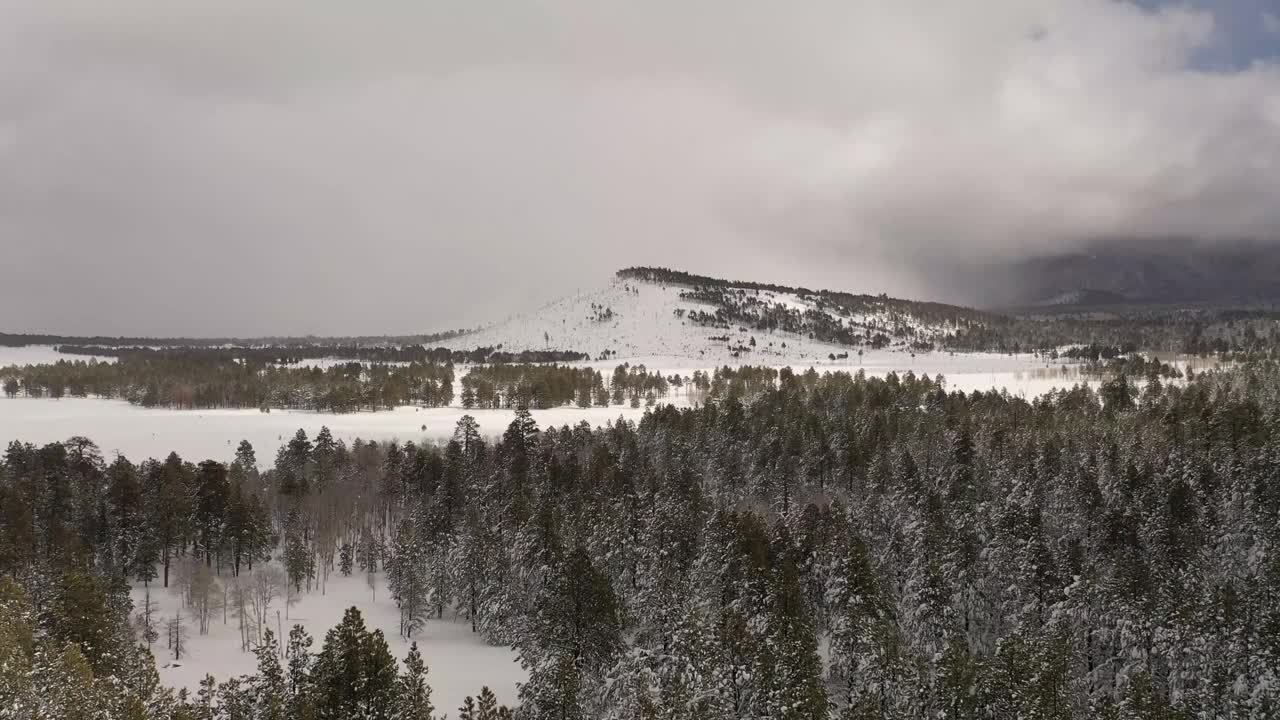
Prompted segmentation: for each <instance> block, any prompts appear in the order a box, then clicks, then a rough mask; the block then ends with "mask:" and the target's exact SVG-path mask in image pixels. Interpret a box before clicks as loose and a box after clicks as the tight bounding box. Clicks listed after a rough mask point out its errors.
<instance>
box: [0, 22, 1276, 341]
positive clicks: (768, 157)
mask: <svg viewBox="0 0 1280 720" xmlns="http://www.w3.org/2000/svg"><path fill="white" fill-rule="evenodd" d="M1267 22H1268V21H1267V20H1266V19H1265V15H1263V14H1262V13H1261V12H1259V13H1257V17H1256V18H1255V23H1254V27H1257V28H1264V29H1265V28H1266V27H1267ZM1258 37H1261V36H1258ZM1231 41H1232V35H1231V33H1230V32H1229V30H1228V29H1226V26H1225V25H1224V23H1223V21H1222V20H1220V19H1218V18H1215V16H1214V15H1213V14H1211V13H1207V12H1202V11H1197V10H1195V9H1185V8H1182V7H1173V6H1160V7H1154V8H1153V7H1138V6H1136V5H1132V4H1126V3H1119V2H1110V1H1109V0H1030V1H1028V0H991V1H987V2H981V3H948V4H938V3H933V2H925V1H924V0H908V1H905V2H904V1H895V2H883V3H882V2H869V1H868V2H811V3H794V4H778V3H765V2H758V3H757V2H747V3H741V2H734V3H694V4H690V3H664V2H656V3H623V2H590V3H569V2H564V3H561V2H551V3H505V2H504V3H462V2H457V3H454V2H436V3H408V2H390V1H389V0H388V1H386V2H380V3H341V2H336V1H332V0H309V1H308V2H302V1H301V0H274V1H269V2H261V1H254V2H250V1H248V0H230V1H226V0H223V1H221V2H216V3H215V2H205V1H203V0H201V1H198V2H184V3H174V2H170V1H169V0H117V1H115V2H111V3H100V2H88V1H86V2H70V1H67V0H42V1H40V2H36V1H35V0H31V1H23V2H15V1H13V0H0V244H2V247H0V250H3V263H2V264H0V329H11V330H20V329H28V330H50V331H59V332H84V333H87V332H94V333H98V332H106V333H161V334H176V333H201V334H258V333H303V332H317V333H372V332H409V331H417V330H430V329H439V328H443V327H450V326H456V325H459V324H472V323H476V322H479V321H482V320H485V319H488V318H492V317H495V316H500V315H503V314H505V313H506V312H507V311H508V310H509V309H510V308H512V307H513V306H515V305H517V304H519V303H521V302H529V301H538V300H545V299H549V296H554V295H558V294H562V293H564V292H572V291H573V290H574V289H575V288H578V287H590V286H595V285H598V284H600V283H601V282H602V281H603V279H604V278H605V277H606V276H607V274H608V273H609V272H611V271H612V270H613V269H615V268H616V267H618V266H620V265H629V264H640V263H643V264H657V263H660V264H666V265H672V266H681V267H688V268H690V269H694V270H698V271H703V272H711V273H716V274H724V275H730V276H735V277H753V278H761V279H766V280H776V281H787V282H796V283H803V284H807V285H811V286H831V287H841V288H848V289H855V290H859V289H860V290H867V291H881V290H887V291H891V292H899V293H906V294H921V295H938V294H945V291H944V290H945V289H940V288H938V287H935V286H929V285H924V284H922V283H921V282H920V281H919V280H918V279H917V276H916V275H915V274H914V273H913V272H912V268H913V267H915V266H916V265H917V264H918V263H920V262H921V261H922V260H930V261H933V262H957V263H960V262H971V261H974V260H975V259H982V258H985V257H989V256H1001V257H1006V256H1010V255H1016V254H1026V253H1037V252H1042V251H1045V250H1046V249H1049V248H1059V247H1062V246H1064V244H1069V243H1075V242H1080V241H1082V239H1091V238H1097V237H1105V236H1116V235H1136V236H1153V237H1159V236H1190V237H1205V238H1239V237H1276V236H1280V232H1277V230H1280V203H1276V202H1275V190H1274V188H1275V187H1280V162H1278V161H1280V68H1278V67H1277V65H1276V64H1275V63H1274V62H1273V61H1272V60H1271V59H1270V57H1272V56H1268V55H1267V54H1266V53H1265V52H1262V50H1261V49H1258V50H1255V51H1253V52H1252V55H1253V57H1252V58H1251V61H1250V62H1247V63H1243V62H1237V63H1234V64H1229V66H1224V67H1213V68H1206V67H1205V66H1204V64H1203V62H1201V60H1202V57H1203V54H1204V53H1206V52H1208V51H1209V49H1214V48H1222V47H1229V46H1230V45H1231ZM1251 42H1258V43H1261V42H1262V41H1261V40H1257V39H1256V38H1255V39H1254V40H1251ZM1262 47H1263V45H1261V44H1260V45H1258V48H1262Z"/></svg>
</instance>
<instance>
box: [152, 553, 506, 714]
mask: <svg viewBox="0 0 1280 720" xmlns="http://www.w3.org/2000/svg"><path fill="white" fill-rule="evenodd" d="M241 577H242V578H243V579H244V580H245V581H246V582H247V581H248V577H249V573H248V571H245V572H244V573H242V574H241ZM231 581H232V578H231V577H230V573H229V572H225V571H224V574H223V576H222V577H220V578H219V582H220V583H224V584H229V583H230V582H231ZM377 583H378V590H377V598H376V599H375V598H374V597H373V593H372V592H371V591H370V589H369V587H368V585H367V583H366V580H365V577H364V575H363V574H360V573H357V574H354V575H352V576H351V577H343V576H342V575H341V574H339V573H336V572H335V573H333V574H331V575H330V576H329V580H328V583H327V586H326V587H325V592H324V594H321V592H320V590H319V589H312V591H311V592H309V593H307V592H304V593H303V594H302V595H301V596H300V597H299V599H298V603H297V604H296V605H293V606H292V607H288V608H287V610H288V618H285V611H286V604H285V601H284V598H283V597H282V598H279V599H278V600H277V601H276V602H275V604H274V605H273V606H272V609H271V613H270V615H271V618H272V619H271V623H270V624H271V630H272V631H273V632H278V631H279V630H283V637H284V638H285V641H287V639H288V635H289V628H291V627H293V626H294V625H301V626H303V627H304V628H306V630H307V632H308V633H310V634H311V636H312V638H313V639H314V641H315V642H314V644H313V645H312V651H313V652H319V651H320V647H321V646H322V645H323V644H324V635H325V633H326V632H328V631H329V629H330V628H331V627H333V626H335V625H337V624H338V623H339V622H341V621H342V613H343V611H345V610H346V609H347V608H349V607H351V606H352V605H354V606H356V607H358V608H360V613H361V614H362V615H363V616H364V621H365V626H366V627H368V628H369V629H370V630H373V629H375V628H377V629H381V630H382V633H383V635H386V637H387V645H388V646H389V647H390V649H391V654H392V655H395V656H396V658H397V659H398V660H403V659H404V656H405V655H406V654H407V653H408V652H409V642H410V641H409V640H405V639H404V638H402V637H400V635H399V628H400V611H399V609H397V608H396V604H395V601H394V600H392V599H391V593H390V592H389V591H388V590H387V588H386V585H385V584H384V583H383V576H382V574H381V573H379V574H378V580H377ZM131 596H132V598H133V605H134V612H135V614H136V613H137V611H138V610H139V609H140V608H141V607H142V603H143V598H144V596H145V590H144V588H143V587H142V585H141V583H135V585H134V587H133V589H132V592H131ZM151 602H152V603H153V604H154V605H155V606H156V612H157V617H156V620H155V624H156V626H157V627H161V628H163V626H164V621H165V620H168V619H170V618H172V617H174V616H175V614H176V613H177V612H178V610H179V609H181V611H182V616H183V622H184V623H185V624H186V625H187V632H188V637H187V641H186V642H187V645H186V647H185V648H184V649H183V655H182V659H181V660H176V661H175V660H174V659H173V653H172V652H171V651H170V650H169V649H168V648H167V646H166V642H165V635H164V632H163V631H161V633H160V638H159V639H158V640H157V641H156V642H155V643H154V644H153V645H152V647H151V650H152V653H153V654H154V655H155V658H156V668H157V669H158V670H159V672H160V681H161V682H163V683H164V684H165V685H168V686H171V687H173V688H175V689H176V688H187V689H188V690H189V691H190V692H191V693H193V694H194V693H195V691H196V690H197V689H198V687H199V685H200V680H201V679H203V678H204V676H205V675H208V674H211V675H213V676H214V678H216V679H217V680H218V681H219V682H221V681H223V680H226V679H228V678H230V677H234V676H237V675H243V674H249V673H253V672H255V671H256V669H257V666H256V663H255V660H254V656H253V654H252V653H251V652H244V651H242V650H241V647H240V631H239V626H238V624H237V620H236V617H235V614H234V611H233V610H230V609H229V610H228V611H227V615H226V622H225V624H224V622H223V615H222V611H221V610H219V611H218V612H217V613H216V616H215V617H213V618H212V619H211V620H210V622H209V633H208V634H207V635H200V634H199V632H198V623H197V622H196V619H195V618H194V617H192V616H191V610H190V609H189V608H184V607H182V598H181V596H180V594H179V591H178V589H177V583H176V582H174V581H173V578H171V580H170V587H169V588H168V589H166V588H163V587H161V586H160V582H159V581H158V580H156V581H153V582H152V583H151ZM277 609H278V610H279V611H280V620H279V626H278V627H277V624H276V620H275V619H274V618H275V611H276V610H277ZM412 641H413V642H416V643H418V650H419V651H421V652H422V658H423V660H425V661H426V663H427V666H428V667H429V669H430V673H429V675H428V676H427V680H428V682H429V683H430V685H431V690H432V701H433V702H434V703H435V705H436V709H437V711H438V712H439V713H445V712H447V713H449V715H450V716H451V717H453V716H456V715H457V712H458V706H460V705H461V704H462V701H463V699H464V698H465V697H466V696H467V695H476V694H478V693H479V692H480V687H481V686H482V685H488V686H489V688H490V689H491V690H493V692H494V693H495V694H496V695H497V696H498V699H499V701H501V702H502V703H504V704H507V705H515V702H516V683H518V682H523V681H524V680H525V679H527V675H526V673H525V671H524V669H523V668H521V667H520V664H519V662H517V660H516V655H515V652H514V651H513V650H511V649H510V648H505V647H496V646H493V645H488V644H486V643H485V642H484V641H483V640H482V639H481V638H480V636H479V635H477V634H475V633H472V632H471V626H470V625H469V624H468V623H466V622H465V621H461V620H455V619H454V618H453V617H452V612H451V611H446V612H445V616H444V618H443V619H441V620H437V619H435V618H434V617H433V618H431V619H430V620H428V621H427V624H426V627H425V628H423V629H422V630H421V631H420V632H418V633H417V634H416V635H414V637H413V638H412Z"/></svg>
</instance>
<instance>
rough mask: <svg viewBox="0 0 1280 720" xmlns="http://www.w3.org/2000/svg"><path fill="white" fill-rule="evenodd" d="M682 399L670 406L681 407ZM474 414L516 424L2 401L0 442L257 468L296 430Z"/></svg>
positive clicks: (358, 432) (394, 435) (430, 411)
mask: <svg viewBox="0 0 1280 720" xmlns="http://www.w3.org/2000/svg"><path fill="white" fill-rule="evenodd" d="M682 399H683V395H680V396H676V397H675V398H674V400H675V401H676V402H677V404H678V403H680V402H682ZM643 413H644V410H643V408H640V409H636V408H631V407H623V406H612V407H607V408H586V409H579V408H576V407H562V408H553V409H550V410H535V411H533V416H534V419H535V420H537V421H538V425H539V426H540V427H544V428H545V427H548V426H551V425H555V426H557V427H558V426H560V425H565V424H569V425H574V424H577V423H579V422H581V421H583V420H586V421H587V422H589V423H591V424H592V425H603V424H605V423H607V422H611V421H614V420H617V419H618V418H619V417H627V418H632V419H638V418H639V417H640V416H641V415H643ZM465 414H469V415H472V416H473V417H475V418H476V420H477V421H478V422H479V423H480V430H481V432H482V433H484V434H486V435H489V436H495V435H500V434H501V433H502V432H503V431H504V430H506V428H507V425H508V424H510V422H511V420H512V419H513V418H514V413H513V411H511V410H464V409H463V408H461V407H446V408H417V407H408V406H406V407H399V408H396V409H394V410H385V411H381V412H362V413H343V414H331V413H316V412H306V411H297V410H273V411H271V412H269V413H264V412H261V411H259V410H256V409H216V410H165V409H149V408H144V407H140V406H137V405H130V404H129V403H128V402H126V401H124V400H99V399H94V398H62V399H60V400H52V399H48V398H0V442H3V443H4V444H8V442H9V441H10V440H22V441H23V442H31V443H36V444H43V443H49V442H55V441H59V440H66V439H67V438H69V437H71V436H73V435H83V436H85V437H88V438H90V439H92V440H93V441H94V442H95V443H97V444H98V447H99V448H101V450H102V452H103V455H105V456H108V457H110V456H112V455H114V454H115V453H116V452H119V453H122V454H124V455H126V456H127V457H129V458H130V459H131V460H134V461H135V462H136V461H139V460H142V459H145V458H148V457H161V458H163V457H164V456H166V455H168V454H169V453H170V452H171V451H176V452H177V453H178V454H179V455H181V456H182V457H183V458H184V459H187V460H192V461H200V460H205V459H210V458H211V459H214V460H222V461H230V460H231V459H233V458H234V456H235V452H236V446H237V445H239V443H240V441H241V440H248V441H249V442H250V443H252V444H253V447H254V449H255V450H256V451H257V453H258V460H259V462H261V463H270V462H272V460H273V459H274V458H275V453H276V449H277V448H278V447H279V446H280V445H283V444H284V443H286V442H288V440H289V438H291V437H293V434H294V433H295V432H297V431H298V429H299V428H301V429H303V430H305V431H306V432H307V435H308V436H309V437H315V435H316V433H318V432H319V431H320V428H321V427H322V426H328V428H329V430H330V431H331V432H332V433H333V435H334V437H335V438H340V439H343V440H346V441H347V442H351V441H352V440H354V439H356V438H362V439H364V440H378V441H384V440H400V441H402V442H403V441H408V440H413V441H415V442H421V441H424V440H439V439H447V438H449V437H451V436H452V435H453V429H454V426H455V425H456V424H457V422H458V419H459V418H460V417H462V416H463V415H465Z"/></svg>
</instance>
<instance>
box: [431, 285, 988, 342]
mask: <svg viewBox="0 0 1280 720" xmlns="http://www.w3.org/2000/svg"><path fill="white" fill-rule="evenodd" d="M994 317H995V316H992V315H990V314H988V313H984V312H981V311H978V310H973V309H971V308H965V307H959V306H955V305H944V304H941V303H929V302H916V301H912V300H902V299H897V298H890V297H887V296H884V295H859V294H853V293H846V292H834V291H829V290H810V289H808V288H797V287H790V286H785V285H774V284H768V283H757V282H744V281H732V280H723V279H720V278H713V277H707V276H702V275H693V274H690V273H686V272H682V271H678V270H669V269H666V268H647V267H635V268H626V269H624V270H620V271H618V272H617V273H616V274H615V276H614V277H613V278H612V280H611V281H610V282H608V284H606V285H604V286H603V287H601V288H599V289H597V290H595V291H592V292H586V293H579V294H576V295H573V296H570V297H566V298H562V299H560V300H558V301H555V302H552V303H549V304H547V305H545V306H543V307H541V308H537V309H534V310H530V311H527V312H522V313H520V314H517V315H513V316H512V317H510V318H508V319H506V320H504V321H502V322H498V323H494V324H492V325H490V326H488V327H484V328H481V329H479V330H476V331H473V332H469V333H466V334H463V335H459V336H457V337H454V338H450V339H448V340H447V341H445V342H444V343H442V344H443V345H445V346H447V347H456V348H459V349H465V348H474V347H477V346H491V347H497V346H502V349H504V350H510V351H520V350H545V349H559V350H575V351H580V352H586V353H588V354H589V355H590V356H591V357H592V358H599V359H608V360H615V359H617V360H624V359H641V360H644V359H647V358H657V357H662V358H687V359H690V360H695V361H697V362H698V364H702V363H706V362H708V361H710V362H715V363H722V362H735V361H737V362H748V361H749V362H753V363H768V364H775V363H776V364H783V363H798V362H799V363H802V362H815V361H821V360H825V359H830V357H831V356H833V355H834V356H836V357H837V358H838V357H839V356H841V355H844V356H845V357H846V358H847V357H848V354H849V353H850V352H853V353H854V354H855V355H856V353H857V351H858V349H859V348H863V347H866V348H870V349H899V350H902V351H904V352H909V351H910V350H912V349H913V347H914V348H923V347H926V346H929V345H932V344H937V343H938V342H940V341H941V340H942V339H943V338H945V337H946V336H949V335H951V334H953V333H955V332H957V331H962V330H967V329H969V328H972V327H974V326H984V325H986V324H987V323H989V322H992V321H993V320H994Z"/></svg>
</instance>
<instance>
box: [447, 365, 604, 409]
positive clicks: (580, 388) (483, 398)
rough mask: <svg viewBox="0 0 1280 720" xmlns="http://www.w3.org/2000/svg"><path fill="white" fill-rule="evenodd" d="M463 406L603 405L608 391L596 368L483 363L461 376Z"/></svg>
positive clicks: (584, 406) (540, 406)
mask: <svg viewBox="0 0 1280 720" xmlns="http://www.w3.org/2000/svg"><path fill="white" fill-rule="evenodd" d="M461 399H462V406H463V407H465V408H516V407H527V408H535V409H538V408H552V407H558V406H561V405H577V406H578V407H583V408H587V407H591V406H592V405H598V406H607V405H608V404H609V393H608V391H607V390H606V389H605V387H604V378H602V377H601V376H600V372H599V371H598V370H592V369H591V368H574V367H568V366H565V365H504V364H499V365H487V366H481V367H474V368H472V369H471V370H470V372H468V373H467V374H466V375H465V376H464V377H463V378H462V395H461Z"/></svg>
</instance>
